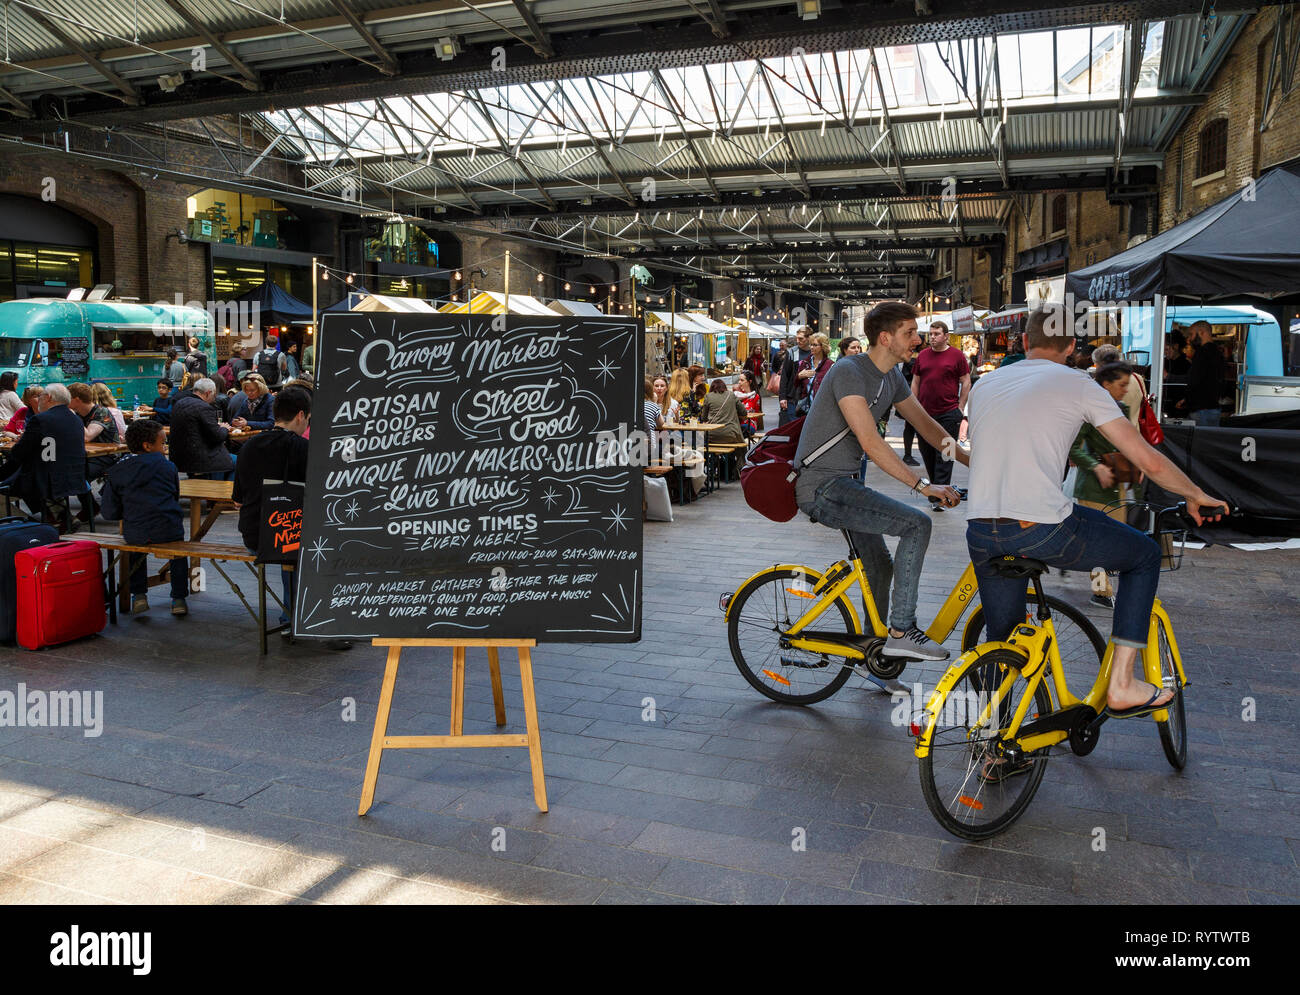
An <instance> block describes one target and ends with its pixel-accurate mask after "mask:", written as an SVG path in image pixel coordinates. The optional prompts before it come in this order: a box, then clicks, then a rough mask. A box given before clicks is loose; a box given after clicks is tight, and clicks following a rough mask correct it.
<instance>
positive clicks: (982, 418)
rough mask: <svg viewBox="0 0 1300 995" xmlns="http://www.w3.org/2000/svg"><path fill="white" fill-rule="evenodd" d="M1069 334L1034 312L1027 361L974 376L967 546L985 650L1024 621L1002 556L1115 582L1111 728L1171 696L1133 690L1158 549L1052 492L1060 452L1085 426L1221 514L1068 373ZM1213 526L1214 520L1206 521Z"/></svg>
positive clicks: (1023, 586)
mask: <svg viewBox="0 0 1300 995" xmlns="http://www.w3.org/2000/svg"><path fill="white" fill-rule="evenodd" d="M1071 332H1072V323H1071V321H1070V318H1069V315H1068V312H1067V311H1066V309H1065V308H1064V306H1063V305H1060V304H1047V305H1044V306H1042V307H1040V308H1039V309H1037V310H1035V311H1034V312H1033V313H1032V314H1031V315H1030V316H1029V319H1028V321H1027V323H1026V328H1025V332H1024V344H1025V359H1024V361H1023V362H1020V363H1017V364H1015V365H1014V366H1011V367H1007V368H1005V369H998V370H994V371H993V372H992V373H990V374H988V375H986V376H984V377H981V378H980V381H979V383H977V384H976V385H975V386H974V388H972V390H971V394H970V407H969V417H970V432H971V437H972V438H974V439H976V440H978V443H979V444H978V445H977V446H975V447H974V449H973V450H972V459H971V461H970V464H969V465H970V488H969V494H968V498H967V500H968V502H969V510H968V513H967V521H966V544H967V546H968V547H969V549H970V555H971V562H972V563H973V564H974V566H975V576H976V578H977V579H978V581H979V589H980V601H981V602H982V603H983V605H984V615H985V619H986V620H987V626H988V629H987V632H988V636H987V638H989V639H990V640H1004V639H1006V638H1007V637H1008V636H1009V635H1010V634H1011V630H1012V628H1013V627H1014V626H1015V625H1016V624H1017V623H1018V622H1021V621H1023V620H1024V617H1025V595H1026V591H1027V588H1028V580H1027V579H1025V578H1020V579H1014V578H1010V577H1000V576H997V575H995V574H994V573H993V571H992V570H991V568H990V567H989V566H988V563H989V561H990V560H992V559H993V558H995V557H1000V556H1011V555H1021V556H1027V557H1031V558H1033V559H1036V560H1041V561H1042V562H1044V563H1046V564H1048V565H1049V566H1055V567H1059V568H1061V569H1065V570H1082V571H1085V572H1088V571H1091V570H1093V569H1094V568H1098V567H1101V568H1105V569H1106V570H1114V571H1118V572H1119V587H1118V591H1117V594H1116V598H1115V613H1114V618H1113V623H1112V635H1111V642H1112V643H1113V644H1114V647H1115V650H1114V660H1113V665H1112V668H1111V676H1110V684H1109V687H1108V689H1107V696H1106V711H1107V713H1108V714H1109V715H1110V716H1111V717H1114V718H1135V717H1138V716H1142V715H1149V714H1151V713H1152V712H1154V711H1158V710H1159V709H1160V708H1163V707H1164V706H1165V705H1167V704H1168V703H1169V702H1170V700H1171V699H1172V698H1173V696H1174V692H1173V690H1172V689H1169V688H1159V687H1155V686H1154V685H1151V684H1148V683H1147V682H1146V681H1140V680H1137V679H1135V677H1134V675H1133V664H1134V662H1135V661H1136V660H1137V657H1138V653H1139V651H1140V650H1141V649H1143V648H1144V647H1145V646H1146V642H1147V632H1148V626H1149V620H1150V617H1151V607H1152V604H1153V603H1154V601H1155V595H1156V586H1157V584H1158V582H1159V580H1160V561H1161V551H1160V546H1159V545H1158V544H1157V543H1156V542H1155V541H1154V540H1153V539H1151V538H1150V537H1149V536H1147V535H1144V534H1143V533H1141V532H1139V531H1138V530H1137V529H1134V528H1132V527H1131V526H1129V525H1126V524H1124V523H1123V522H1118V521H1115V520H1114V519H1113V518H1111V517H1109V516H1108V515H1106V514H1105V513H1104V512H1101V511H1097V510H1095V509H1092V508H1085V507H1082V506H1080V505H1077V504H1075V503H1074V502H1073V501H1072V500H1071V499H1070V498H1069V497H1067V496H1066V495H1065V494H1064V493H1063V491H1062V490H1061V477H1062V474H1063V472H1064V470H1065V466H1066V462H1067V460H1068V458H1069V451H1070V446H1071V444H1072V443H1073V441H1074V438H1075V436H1076V434H1077V433H1078V431H1079V426H1080V425H1081V424H1083V423H1084V422H1087V423H1088V424H1091V425H1093V426H1094V427H1095V428H1096V429H1097V430H1098V431H1099V432H1101V434H1102V435H1103V436H1105V437H1106V439H1107V440H1109V441H1110V443H1111V444H1112V445H1114V446H1115V447H1116V448H1117V449H1118V450H1119V451H1120V453H1122V454H1123V455H1124V456H1125V457H1126V458H1127V459H1128V460H1129V461H1130V462H1131V463H1132V464H1133V466H1134V467H1135V468H1136V469H1137V470H1140V471H1141V472H1142V473H1144V474H1146V475H1147V476H1148V477H1150V478H1151V479H1152V480H1154V481H1155V482H1156V483H1157V484H1159V485H1160V486H1161V487H1163V488H1164V489H1165V490H1167V491H1170V492H1172V493H1174V494H1178V495H1180V496H1182V497H1184V498H1186V500H1187V511H1188V514H1189V515H1190V516H1191V517H1192V518H1193V519H1194V520H1195V521H1196V523H1197V524H1198V525H1199V524H1201V523H1202V521H1203V518H1202V514H1201V510H1202V509H1203V508H1210V507H1220V506H1221V507H1222V508H1223V509H1224V513H1227V510H1228V505H1227V503H1226V502H1224V501H1221V500H1219V499H1218V498H1215V497H1211V496H1210V495H1209V494H1206V493H1205V492H1204V491H1203V490H1201V488H1200V487H1198V486H1197V485H1196V484H1195V483H1193V482H1192V481H1191V480H1190V479H1189V478H1188V477H1187V476H1186V475H1185V474H1184V473H1183V472H1182V471H1181V470H1179V469H1178V468H1177V467H1176V466H1174V464H1173V463H1172V462H1170V461H1169V459H1167V458H1166V457H1165V456H1164V455H1162V454H1161V453H1159V452H1157V451H1156V450H1155V449H1153V448H1151V446H1149V445H1148V444H1147V443H1146V441H1145V440H1144V439H1143V438H1142V436H1141V435H1139V434H1138V431H1137V429H1136V428H1134V427H1133V424H1132V423H1131V422H1130V421H1129V420H1128V418H1126V417H1125V415H1124V412H1123V411H1122V410H1120V408H1119V407H1118V405H1116V403H1115V400H1114V399H1113V398H1112V397H1111V396H1110V395H1109V394H1108V393H1107V392H1106V391H1105V390H1104V389H1103V388H1102V387H1101V386H1100V385H1099V384H1097V383H1096V382H1095V381H1093V380H1092V379H1091V378H1090V377H1088V375H1087V374H1086V373H1084V372H1083V371H1081V370H1075V369H1071V368H1070V367H1069V366H1067V365H1066V360H1067V359H1068V358H1069V357H1070V355H1071V353H1073V352H1074V347H1075V339H1074V336H1073V335H1072V334H1071ZM1212 517H1213V519H1214V520H1216V521H1217V519H1218V518H1219V515H1218V514H1215V515H1214V516H1212Z"/></svg>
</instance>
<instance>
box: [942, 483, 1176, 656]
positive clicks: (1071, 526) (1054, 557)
mask: <svg viewBox="0 0 1300 995" xmlns="http://www.w3.org/2000/svg"><path fill="white" fill-rule="evenodd" d="M966 545H967V546H968V547H969V549H970V558H971V562H972V563H973V564H974V565H975V576H976V578H977V579H978V580H979V588H980V601H981V603H982V604H983V605H984V618H985V620H986V622H987V626H988V630H987V631H988V638H989V639H992V640H1000V639H1006V638H1007V636H1009V635H1010V634H1011V630H1012V628H1013V627H1014V626H1015V625H1016V623H1018V622H1022V621H1024V618H1025V595H1026V593H1027V591H1028V588H1029V581H1028V580H1027V579H1020V580H1016V579H1014V578H1006V577H998V576H995V575H994V574H993V572H992V571H990V570H989V569H988V568H987V567H986V566H985V564H986V563H987V562H988V561H989V560H990V559H992V558H993V557H995V556H1005V555H1021V556H1029V557H1032V558H1033V559H1036V560H1042V561H1043V562H1044V563H1046V564H1048V565H1049V566H1053V567H1060V568H1061V569H1062V570H1079V571H1082V572H1084V573H1089V572H1091V571H1092V570H1093V569H1094V568H1095V567H1104V568H1105V569H1106V570H1117V571H1119V586H1118V588H1117V590H1116V594H1115V616H1114V621H1113V623H1112V627H1111V631H1112V641H1113V642H1114V643H1115V644H1116V645H1118V646H1136V647H1138V648H1139V649H1140V648H1141V647H1143V646H1145V645H1146V644H1147V629H1148V628H1149V625H1150V619H1151V605H1152V602H1154V601H1155V597H1156V586H1157V585H1158V584H1159V582H1160V547H1159V546H1158V545H1157V544H1156V542H1155V540H1153V539H1152V538H1151V537H1150V536H1147V535H1144V534H1143V533H1141V532H1139V531H1138V530H1137V529H1135V528H1132V527H1130V526H1128V525H1125V524H1124V523H1122V522H1117V521H1115V519H1113V518H1111V517H1110V516H1109V515H1107V514H1105V513H1103V512H1100V511H1097V510H1095V509H1093V508H1084V507H1082V506H1080V505H1077V504H1076V505H1075V506H1074V513H1073V514H1071V515H1070V516H1069V517H1068V518H1066V520H1065V521H1063V522H1061V523H1060V524H1059V525H1031V526H1030V527H1029V528H1022V527H1020V526H1019V525H1017V524H1011V525H993V524H990V523H988V522H979V521H976V520H975V519H970V520H969V521H967V523H966Z"/></svg>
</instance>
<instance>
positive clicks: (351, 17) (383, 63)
mask: <svg viewBox="0 0 1300 995" xmlns="http://www.w3.org/2000/svg"><path fill="white" fill-rule="evenodd" d="M330 2H331V3H332V4H333V5H334V9H335V10H337V11H338V12H339V13H340V14H342V15H343V16H344V17H345V18H346V19H347V22H348V23H349V24H350V25H352V30H353V31H355V32H356V33H357V36H358V37H359V38H360V39H361V40H362V41H363V42H365V43H366V47H367V48H369V49H370V51H372V52H374V53H375V58H376V59H378V60H379V71H380V72H381V73H383V74H384V75H385V76H396V75H397V74H398V73H399V72H400V71H401V67H400V66H399V65H398V62H397V59H396V57H395V56H394V55H393V53H392V52H390V51H388V49H386V48H384V46H383V45H382V44H380V42H379V39H378V38H376V37H375V36H374V34H373V33H372V32H371V30H370V29H369V28H367V27H366V25H365V23H364V22H363V21H362V20H361V17H360V16H359V15H358V14H357V12H356V11H355V10H353V9H352V6H351V4H349V3H348V0H330Z"/></svg>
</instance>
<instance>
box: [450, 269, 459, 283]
mask: <svg viewBox="0 0 1300 995" xmlns="http://www.w3.org/2000/svg"><path fill="white" fill-rule="evenodd" d="M451 278H452V279H453V280H455V281H456V282H458V283H459V282H460V270H456V272H455V273H453V274H452V275H451Z"/></svg>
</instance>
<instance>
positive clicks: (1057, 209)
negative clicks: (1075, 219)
mask: <svg viewBox="0 0 1300 995" xmlns="http://www.w3.org/2000/svg"><path fill="white" fill-rule="evenodd" d="M1063 231H1065V194H1063V193H1058V194H1057V195H1056V196H1055V197H1053V198H1052V233H1053V234H1056V233H1057V232H1063Z"/></svg>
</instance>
